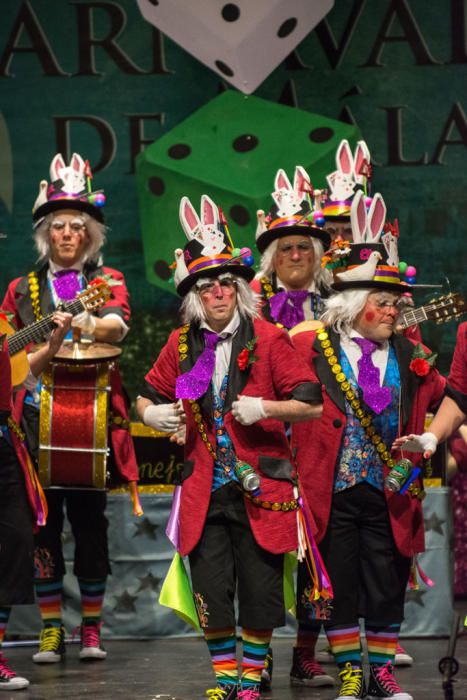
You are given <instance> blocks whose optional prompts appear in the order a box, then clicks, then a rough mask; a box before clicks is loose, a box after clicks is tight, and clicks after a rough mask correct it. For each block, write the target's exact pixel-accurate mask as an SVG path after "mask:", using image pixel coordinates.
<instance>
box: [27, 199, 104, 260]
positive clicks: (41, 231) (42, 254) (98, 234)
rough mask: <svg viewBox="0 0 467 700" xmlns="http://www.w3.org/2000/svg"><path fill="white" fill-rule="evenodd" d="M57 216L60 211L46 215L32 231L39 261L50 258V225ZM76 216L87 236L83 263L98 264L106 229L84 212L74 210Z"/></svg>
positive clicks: (64, 208)
mask: <svg viewBox="0 0 467 700" xmlns="http://www.w3.org/2000/svg"><path fill="white" fill-rule="evenodd" d="M63 210H66V206H64V207H63ZM70 210H73V207H70ZM73 211H74V210H73ZM59 215H60V210H59V211H55V212H52V213H51V214H47V216H45V217H44V218H43V219H41V221H40V222H39V223H38V224H37V226H36V227H35V229H34V233H33V237H34V244H35V246H36V250H37V252H38V253H39V260H48V259H49V258H50V237H49V232H50V224H51V223H52V221H53V220H54V219H55V218H57V216H59ZM76 216H77V218H80V219H83V221H84V223H85V225H86V231H87V232H88V235H89V243H88V246H87V248H86V251H85V254H84V262H95V263H97V262H99V258H100V251H101V248H102V246H103V245H104V243H105V232H106V230H107V227H106V226H105V225H104V224H101V223H99V221H97V220H96V219H94V217H92V216H90V215H89V214H86V212H82V211H78V210H76Z"/></svg>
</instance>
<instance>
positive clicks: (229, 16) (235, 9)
mask: <svg viewBox="0 0 467 700" xmlns="http://www.w3.org/2000/svg"><path fill="white" fill-rule="evenodd" d="M221 15H222V18H223V19H225V21H226V22H236V21H237V19H238V18H239V17H240V8H239V6H238V5H236V4H235V3H233V2H228V3H227V4H226V5H224V7H223V8H222V10H221Z"/></svg>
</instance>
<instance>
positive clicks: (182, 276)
mask: <svg viewBox="0 0 467 700" xmlns="http://www.w3.org/2000/svg"><path fill="white" fill-rule="evenodd" d="M180 223H181V224H182V228H183V230H184V231H185V234H186V237H187V238H188V243H187V244H186V245H185V248H184V250H183V251H182V250H181V249H180V248H178V249H177V250H176V251H175V260H176V267H175V275H174V281H175V285H176V287H177V292H178V293H179V294H180V295H181V296H185V294H187V293H188V292H189V291H190V289H191V287H192V286H193V285H194V283H195V282H196V281H197V280H198V279H200V278H201V277H217V276H218V275H221V274H223V273H226V272H230V273H232V275H237V276H238V277H243V278H244V279H246V280H247V281H248V282H250V281H251V280H252V279H253V277H254V275H255V273H254V270H253V268H252V267H251V265H252V264H253V258H252V257H251V250H250V249H249V248H242V249H241V250H239V249H238V248H234V245H233V243H232V239H231V237H230V233H229V230H228V227H227V221H226V220H225V217H224V215H223V213H222V211H221V210H220V209H218V208H217V206H216V205H215V204H214V202H213V201H212V199H210V197H208V196H207V195H206V194H203V196H202V197H201V219H200V217H199V216H198V214H197V213H196V211H195V209H194V207H193V205H192V204H191V202H190V200H189V199H188V197H183V198H182V199H181V201H180Z"/></svg>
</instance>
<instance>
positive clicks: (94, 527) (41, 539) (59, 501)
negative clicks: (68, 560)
mask: <svg viewBox="0 0 467 700" xmlns="http://www.w3.org/2000/svg"><path fill="white" fill-rule="evenodd" d="M45 494H46V497H47V503H48V506H49V515H48V517H47V524H46V525H45V527H41V528H40V530H39V533H38V534H37V535H36V537H35V565H36V578H38V579H53V578H62V577H63V575H64V574H65V562H64V560H63V552H62V531H63V520H64V506H66V513H67V516H68V520H69V521H70V525H71V529H72V532H73V536H74V538H75V557H74V568H73V573H74V574H75V576H78V578H83V579H94V580H99V581H103V580H104V579H105V578H106V577H107V575H108V574H109V573H110V563H109V555H108V543H107V527H108V521H107V518H106V516H105V507H106V503H107V496H106V494H105V493H104V492H102V491H96V492H95V493H94V492H92V491H79V490H76V491H74V490H71V489H70V490H68V489H56V490H55V489H46V491H45Z"/></svg>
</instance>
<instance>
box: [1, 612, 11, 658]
mask: <svg viewBox="0 0 467 700" xmlns="http://www.w3.org/2000/svg"><path fill="white" fill-rule="evenodd" d="M10 611H11V608H10V607H9V606H8V607H6V606H5V607H0V648H1V646H2V642H3V639H4V637H5V632H6V627H7V625H8V619H9V617H10Z"/></svg>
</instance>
